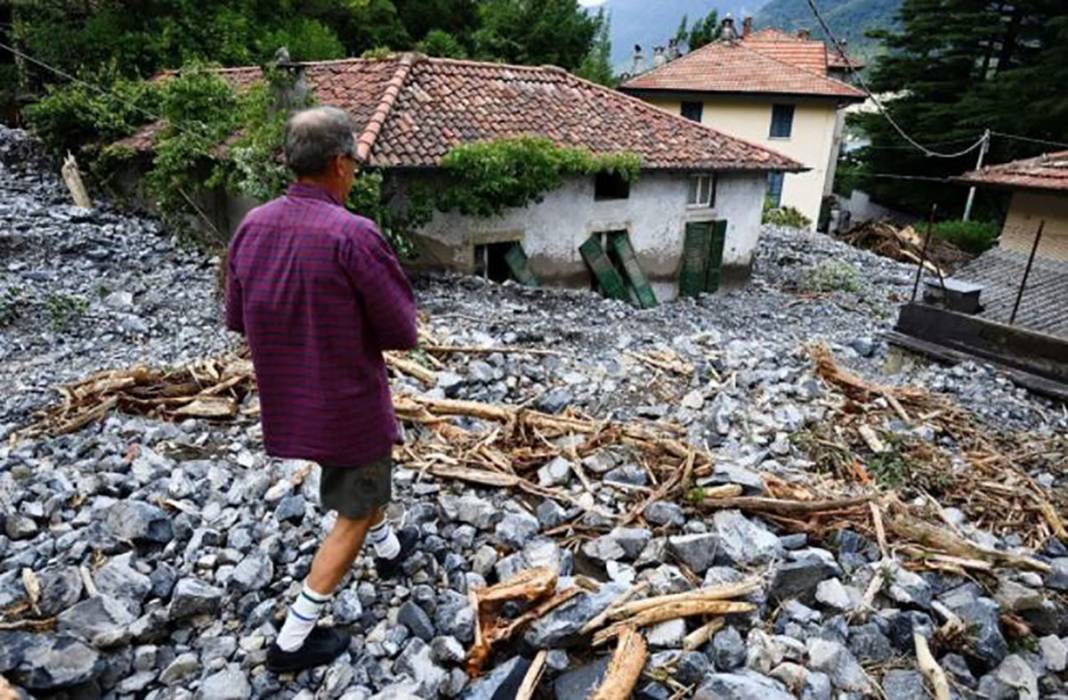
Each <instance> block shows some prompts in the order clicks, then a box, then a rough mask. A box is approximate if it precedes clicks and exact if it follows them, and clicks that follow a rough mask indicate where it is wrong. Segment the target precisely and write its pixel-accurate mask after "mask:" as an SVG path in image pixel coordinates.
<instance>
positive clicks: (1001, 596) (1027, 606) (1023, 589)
mask: <svg viewBox="0 0 1068 700" xmlns="http://www.w3.org/2000/svg"><path fill="white" fill-rule="evenodd" d="M994 600H996V601H997V602H998V605H1000V606H1001V607H1002V608H1003V609H1004V610H1007V611H1009V612H1016V613H1019V612H1025V611H1028V610H1039V609H1041V608H1042V603H1043V602H1045V598H1044V597H1043V595H1042V594H1041V593H1039V592H1038V591H1036V590H1034V589H1032V588H1028V587H1027V586H1023V585H1020V584H1019V583H1016V582H1015V581H1012V580H1011V579H1008V578H1006V577H1004V576H1002V577H1001V578H999V579H998V589H997V591H996V592H995V593H994Z"/></svg>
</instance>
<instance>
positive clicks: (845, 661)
mask: <svg viewBox="0 0 1068 700" xmlns="http://www.w3.org/2000/svg"><path fill="white" fill-rule="evenodd" d="M806 646H807V647H808V656H809V666H810V667H811V668H813V669H815V670H817V671H822V672H823V673H826V674H827V675H828V676H830V678H831V682H832V683H833V684H834V686H835V687H836V688H839V689H841V690H847V691H850V692H855V693H863V692H868V691H869V690H870V688H871V684H870V681H869V679H868V675H867V674H866V673H865V672H864V669H863V668H861V666H860V664H859V663H857V660H856V658H854V656H853V654H852V653H850V651H849V649H847V648H846V647H845V646H843V645H842V644H839V643H838V642H834V641H830V640H827V639H818V638H809V639H808V640H807V643H806Z"/></svg>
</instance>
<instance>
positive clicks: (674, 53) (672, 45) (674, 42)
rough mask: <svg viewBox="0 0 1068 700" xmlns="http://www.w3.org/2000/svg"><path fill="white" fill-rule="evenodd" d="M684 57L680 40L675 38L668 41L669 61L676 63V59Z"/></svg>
mask: <svg viewBox="0 0 1068 700" xmlns="http://www.w3.org/2000/svg"><path fill="white" fill-rule="evenodd" d="M681 55H682V51H681V50H680V49H679V40H678V39H675V38H671V39H668V57H667V59H668V60H669V61H674V60H675V59H676V58H678V57H679V56H681Z"/></svg>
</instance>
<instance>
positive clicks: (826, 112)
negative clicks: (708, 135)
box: [620, 20, 865, 222]
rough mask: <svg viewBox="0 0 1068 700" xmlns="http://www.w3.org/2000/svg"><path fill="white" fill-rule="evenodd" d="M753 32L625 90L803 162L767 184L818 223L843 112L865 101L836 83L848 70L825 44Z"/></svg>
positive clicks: (782, 201) (779, 202)
mask: <svg viewBox="0 0 1068 700" xmlns="http://www.w3.org/2000/svg"><path fill="white" fill-rule="evenodd" d="M725 22H729V20H725ZM748 26H749V25H748V22H747V24H746V31H745V32H744V35H743V36H742V37H741V38H738V39H733V40H720V41H716V42H713V43H711V44H708V45H706V46H703V47H701V48H699V49H697V50H695V51H691V52H690V53H688V54H685V55H684V56H681V57H679V58H676V59H674V60H671V61H667V62H664V63H662V64H661V65H659V66H656V67H654V68H653V69H652V70H649V71H646V72H644V73H641V74H639V75H637V76H635V77H633V78H630V79H629V80H627V81H626V82H624V83H623V85H622V86H620V89H621V90H622V91H624V92H627V93H629V94H631V95H634V96H636V97H640V98H642V99H643V100H646V101H647V102H649V103H651V104H654V105H656V106H658V107H660V108H662V109H664V110H667V111H669V112H673V113H675V114H681V115H682V116H684V117H687V118H689V119H693V120H694V121H698V122H701V123H702V124H705V125H707V126H710V127H712V128H714V129H717V130H719V131H722V132H724V133H727V134H729V135H731V136H735V137H738V138H741V139H744V140H746V141H749V142H751V143H755V144H759V145H761V146H764V147H766V148H770V149H772V150H775V151H777V152H779V153H782V154H783V155H786V156H789V157H790V158H792V159H794V160H796V161H799V162H800V163H801V164H802V165H804V166H805V167H806V168H807V171H806V172H801V173H771V174H770V175H769V176H768V198H769V199H770V200H771V201H772V203H773V204H774V205H776V206H790V207H794V208H795V209H797V210H799V211H800V212H801V213H802V214H804V215H805V216H806V217H808V218H809V219H811V220H812V221H813V222H815V221H817V219H818V218H819V211H820V204H821V202H822V200H823V197H825V196H827V195H829V194H830V193H831V187H832V185H833V183H834V170H835V165H836V164H837V162H838V151H839V146H840V144H841V136H842V124H843V116H842V111H841V110H842V108H843V107H845V106H846V105H847V104H849V103H852V102H861V101H863V100H864V99H865V94H864V93H863V92H861V91H860V90H858V89H857V88H855V87H853V86H851V85H847V84H846V83H844V82H842V81H840V80H838V79H836V78H834V77H831V75H832V74H839V73H840V71H841V70H842V69H843V68H844V66H843V65H842V62H841V59H840V58H839V57H829V56H828V52H827V49H826V47H825V46H824V44H823V42H820V41H812V40H810V39H808V38H807V36H805V35H802V36H792V35H789V34H786V33H784V32H780V31H778V30H763V31H760V32H756V33H750V32H749V31H748Z"/></svg>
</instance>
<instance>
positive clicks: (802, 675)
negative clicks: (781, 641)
mask: <svg viewBox="0 0 1068 700" xmlns="http://www.w3.org/2000/svg"><path fill="white" fill-rule="evenodd" d="M768 675H769V676H771V677H772V678H774V679H775V680H777V681H779V682H780V683H782V684H783V685H784V686H786V689H787V690H788V691H790V692H791V693H793V694H794V695H799V694H800V693H801V690H802V688H804V687H805V681H806V680H807V679H808V669H807V668H805V667H804V666H801V665H800V664H795V663H793V662H790V661H784V662H783V663H781V664H779V665H778V666H776V667H775V668H773V669H772V670H771V673H769V674H768Z"/></svg>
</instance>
